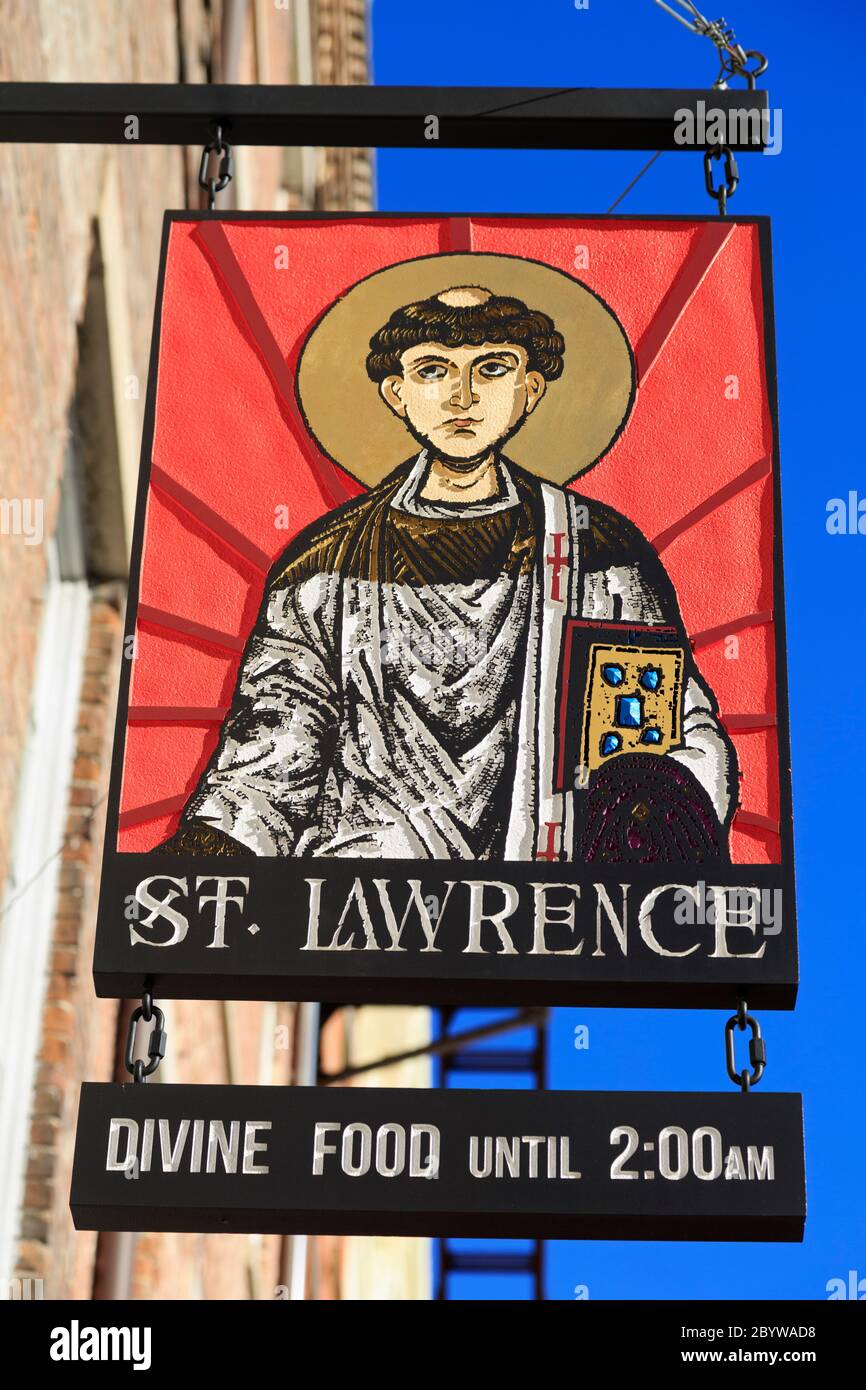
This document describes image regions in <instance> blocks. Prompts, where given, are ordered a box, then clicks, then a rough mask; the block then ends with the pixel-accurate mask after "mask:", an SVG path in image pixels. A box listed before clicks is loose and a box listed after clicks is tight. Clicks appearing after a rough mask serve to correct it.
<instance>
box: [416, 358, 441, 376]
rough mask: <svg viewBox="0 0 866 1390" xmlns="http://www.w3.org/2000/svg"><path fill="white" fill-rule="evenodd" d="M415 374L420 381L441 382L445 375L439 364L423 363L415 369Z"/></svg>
mask: <svg viewBox="0 0 866 1390" xmlns="http://www.w3.org/2000/svg"><path fill="white" fill-rule="evenodd" d="M416 374H417V375H418V376H419V377H420V378H421V380H422V381H441V380H442V378H443V377H444V375H445V368H444V367H443V365H442V363H441V362H425V363H423V364H422V365H421V366H420V367H418V368H417V373H416Z"/></svg>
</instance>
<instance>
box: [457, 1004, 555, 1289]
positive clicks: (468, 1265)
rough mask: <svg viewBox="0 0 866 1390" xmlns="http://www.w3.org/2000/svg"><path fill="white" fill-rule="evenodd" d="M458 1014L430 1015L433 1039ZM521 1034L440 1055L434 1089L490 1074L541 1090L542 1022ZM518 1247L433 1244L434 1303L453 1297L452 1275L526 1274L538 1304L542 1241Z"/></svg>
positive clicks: (543, 1058) (543, 1069)
mask: <svg viewBox="0 0 866 1390" xmlns="http://www.w3.org/2000/svg"><path fill="white" fill-rule="evenodd" d="M463 1011H464V1010H463V1009H460V1008H445V1009H437V1010H436V1011H435V1015H436V1017H437V1024H438V1027H437V1028H436V1034H435V1035H436V1036H437V1037H439V1038H441V1037H444V1036H445V1035H447V1033H448V1032H449V1030H450V1027H451V1024H452V1023H453V1021H454V1017H455V1015H456V1014H459V1013H461V1012H463ZM472 1013H473V1015H474V1014H475V1013H482V1014H489V1015H490V1017H491V1020H492V1018H493V1017H494V1011H493V1010H475V1009H473V1010H472ZM520 1031H521V1033H523V1032H524V1031H525V1032H527V1033H528V1034H529V1039H530V1040H529V1042H528V1043H527V1044H526V1045H523V1044H518V1045H514V1046H511V1047H509V1046H507V1045H505V1046H503V1045H501V1044H497V1045H496V1046H495V1047H490V1046H479V1045H477V1044H476V1045H474V1046H471V1045H470V1046H466V1047H465V1048H463V1049H460V1050H458V1051H455V1052H445V1053H444V1054H442V1055H441V1056H440V1057H439V1058H438V1076H437V1078H436V1080H435V1084H436V1085H437V1086H444V1087H447V1086H449V1085H450V1084H451V1083H452V1082H453V1080H455V1079H456V1078H458V1077H459V1078H460V1082H461V1083H465V1078H469V1077H471V1076H472V1075H473V1074H474V1075H481V1074H490V1073H491V1072H494V1073H497V1074H498V1075H503V1076H505V1075H507V1076H508V1077H509V1078H515V1079H521V1078H526V1079H527V1080H528V1081H529V1084H530V1086H532V1087H534V1088H537V1089H539V1090H541V1089H542V1088H543V1087H544V1084H545V1076H546V1063H547V1024H546V1020H545V1019H541V1020H540V1021H538V1022H537V1023H534V1024H522V1025H521V1029H520ZM520 1244H521V1245H522V1246H523V1245H525V1246H526V1249H520V1250H502V1249H500V1248H498V1246H497V1244H496V1243H491V1244H485V1243H482V1242H481V1241H479V1242H477V1248H473V1249H471V1250H465V1249H461V1248H460V1247H459V1246H458V1244H457V1242H456V1241H454V1240H453V1239H442V1240H438V1241H437V1242H436V1246H437V1249H436V1255H437V1259H436V1298H437V1299H438V1300H448V1299H449V1298H451V1297H452V1296H453V1295H452V1294H451V1292H450V1288H451V1285H452V1283H453V1276H455V1275H462V1276H472V1277H474V1278H478V1279H488V1278H489V1277H490V1276H491V1275H511V1276H514V1275H526V1276H528V1277H529V1279H530V1287H531V1289H532V1293H531V1295H530V1297H531V1298H532V1299H534V1300H541V1299H543V1298H544V1241H542V1240H531V1241H526V1242H523V1241H521V1242H520Z"/></svg>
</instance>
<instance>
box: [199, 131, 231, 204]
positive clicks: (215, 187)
mask: <svg viewBox="0 0 866 1390" xmlns="http://www.w3.org/2000/svg"><path fill="white" fill-rule="evenodd" d="M211 159H214V160H218V161H219V163H218V164H217V170H216V176H214V174H213V173H209V172H208V165H209V163H210V161H211ZM233 174H234V165H233V162H232V147H231V145H230V144H229V143H228V141H227V140H224V139H223V128H222V126H221V125H218V126H215V127H214V128H213V139H212V140H211V141H210V142H209V143H208V144H207V145H205V147H204V149H203V150H202V152H201V163H200V165H199V169H198V182H199V187H200V188H203V189H204V190H205V192H206V193H207V206H208V212H213V210H214V207H215V205H216V195H217V194H218V193H222V191H223V189H224V188H226V187H227V186H228V184H230V183H231V181H232V175H233Z"/></svg>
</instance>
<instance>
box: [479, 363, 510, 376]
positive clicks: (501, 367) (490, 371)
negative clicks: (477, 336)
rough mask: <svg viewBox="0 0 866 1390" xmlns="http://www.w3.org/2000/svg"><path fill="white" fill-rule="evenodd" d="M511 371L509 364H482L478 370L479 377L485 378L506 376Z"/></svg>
mask: <svg viewBox="0 0 866 1390" xmlns="http://www.w3.org/2000/svg"><path fill="white" fill-rule="evenodd" d="M510 371H511V367H510V366H509V365H508V363H507V362H482V363H481V366H480V367H479V368H478V372H479V375H480V376H484V377H497V376H505V375H506V374H507V373H508V372H510Z"/></svg>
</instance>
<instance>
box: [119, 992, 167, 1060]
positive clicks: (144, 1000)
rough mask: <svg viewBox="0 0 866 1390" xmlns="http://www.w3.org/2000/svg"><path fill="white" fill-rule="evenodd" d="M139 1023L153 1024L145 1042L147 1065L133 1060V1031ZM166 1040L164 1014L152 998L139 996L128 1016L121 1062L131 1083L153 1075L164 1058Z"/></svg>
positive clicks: (147, 994)
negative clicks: (137, 1002) (136, 1003)
mask: <svg viewBox="0 0 866 1390" xmlns="http://www.w3.org/2000/svg"><path fill="white" fill-rule="evenodd" d="M139 1021H142V1022H144V1023H151V1022H152V1023H153V1028H152V1029H151V1033H150V1037H149V1038H148V1040H147V1055H148V1057H149V1058H150V1061H149V1062H148V1063H147V1064H145V1063H144V1061H143V1060H142V1059H141V1058H140V1057H137V1058H133V1054H134V1052H135V1029H136V1025H137V1024H138V1022H139ZM166 1039H167V1034H166V1031H165V1014H164V1013H163V1012H162V1009H160V1008H159V1006H158V1005H156V1004H154V1002H153V997H152V996H151V995H150V994H149V993H145V994H143V995H142V996H141V1003H140V1004H138V1005H137V1006H136V1008H134V1009H133V1011H132V1013H131V1014H130V1016H129V1031H128V1032H127V1034H126V1052H125V1054H124V1058H123V1060H124V1065H125V1067H126V1070H127V1071H128V1072H129V1074H130V1076H131V1077H132V1079H133V1081H135V1082H142V1081H144V1080H145V1078H146V1077H148V1076H152V1075H153V1073H154V1072H155V1071H156V1069H157V1067H158V1066H159V1064H160V1062H161V1061H162V1059H163V1057H164V1056H165V1045H166Z"/></svg>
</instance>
